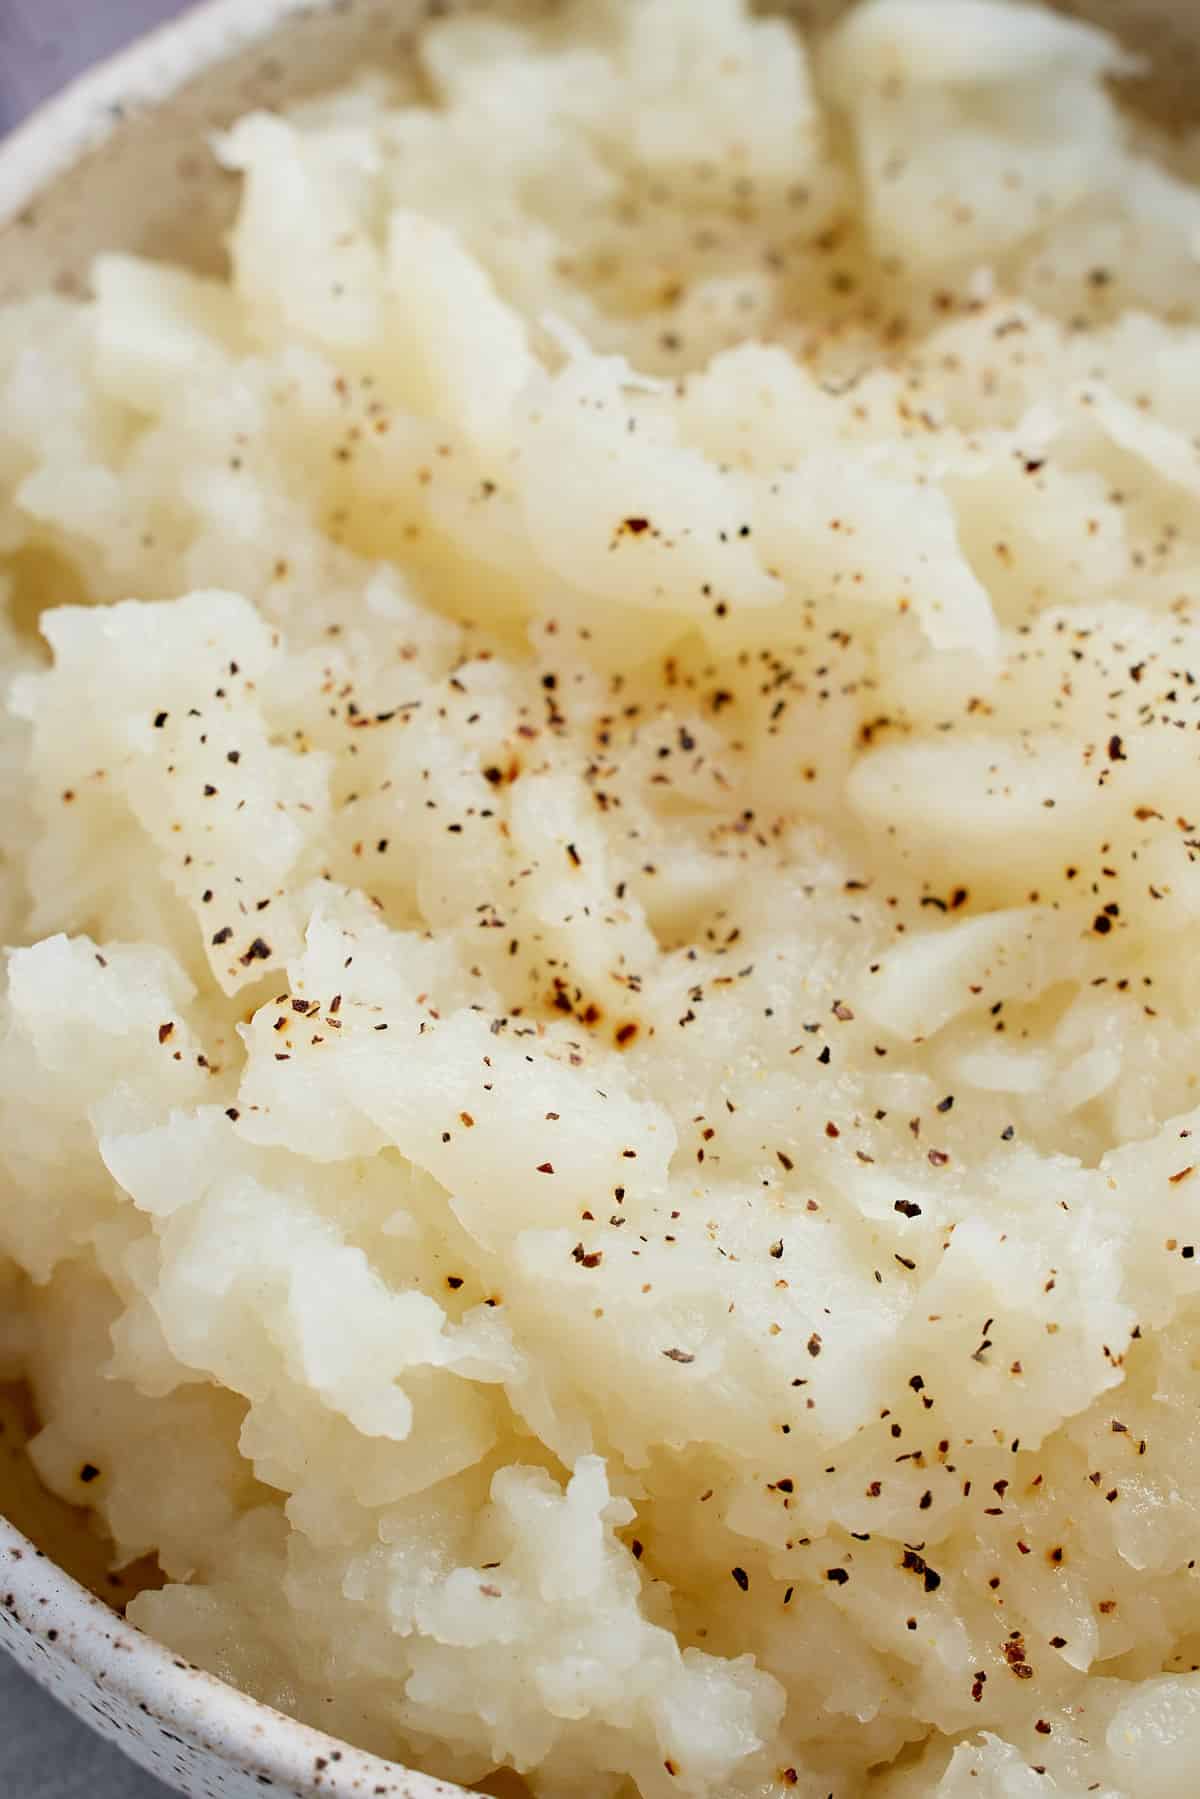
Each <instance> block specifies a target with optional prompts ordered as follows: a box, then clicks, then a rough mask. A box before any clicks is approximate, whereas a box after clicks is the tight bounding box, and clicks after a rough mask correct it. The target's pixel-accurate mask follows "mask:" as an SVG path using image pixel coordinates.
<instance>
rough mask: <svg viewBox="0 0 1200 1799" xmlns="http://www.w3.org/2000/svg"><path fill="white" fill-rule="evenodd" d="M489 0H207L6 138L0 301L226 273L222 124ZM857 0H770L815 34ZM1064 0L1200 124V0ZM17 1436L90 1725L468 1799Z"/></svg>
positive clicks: (11, 1626) (63, 1648) (397, 57)
mask: <svg viewBox="0 0 1200 1799" xmlns="http://www.w3.org/2000/svg"><path fill="white" fill-rule="evenodd" d="M0 3H2V0H0ZM95 3H96V4H103V0H95ZM487 3H488V0H209V3H208V4H207V5H203V6H200V7H198V8H196V9H195V10H194V11H192V12H190V13H188V14H187V15H186V17H185V18H183V19H182V20H180V21H179V22H178V23H176V24H174V25H170V26H168V27H166V28H165V29H163V30H161V31H158V32H156V33H153V34H152V35H151V36H150V37H148V38H145V39H143V41H142V42H141V43H140V44H138V45H137V46H136V47H135V48H134V49H133V50H131V51H128V52H126V54H125V55H123V56H121V57H118V58H117V59H116V60H115V61H113V62H111V63H108V64H106V65H105V66H104V67H102V68H101V69H99V70H97V71H96V72H95V73H93V74H92V75H90V76H88V77H86V78H85V79H84V80H83V81H81V82H78V83H77V84H76V85H75V86H74V87H72V88H70V89H68V91H67V92H66V93H65V94H63V95H62V96H61V97H60V98H59V99H58V100H56V101H54V102H53V103H52V104H51V105H49V106H48V107H45V108H44V109H43V110H42V111H41V112H40V113H39V114H37V115H36V116H35V117H34V119H33V120H32V121H31V122H30V123H29V124H27V125H26V126H25V127H24V128H23V129H22V130H20V131H19V132H17V133H16V135H15V136H13V137H11V138H9V139H8V140H7V141H6V142H5V143H4V144H2V145H0V302H2V301H4V300H6V299H11V298H16V297H19V296H21V295H25V294H28V293H31V292H34V291H36V290H38V289H44V288H46V287H55V288H58V289H59V290H60V291H68V292H71V291H80V290H81V289H82V287H83V285H84V283H85V282H86V277H87V270H88V266H89V264H90V261H91V259H92V257H93V256H94V255H95V253H96V252H97V251H99V250H102V249H115V248H121V249H127V250H138V251H141V252H144V253H148V254H151V255H160V256H169V257H172V258H175V259H177V260H182V261H185V262H187V263H189V264H191V265H192V266H194V267H198V268H203V269H214V268H220V266H221V258H222V236H223V231H224V227H225V224H226V222H227V220H228V218H229V215H230V211H231V208H232V204H233V200H234V197H235V196H234V189H233V184H232V183H231V182H230V181H229V180H228V179H227V178H226V177H225V176H223V175H222V173H221V172H220V170H219V169H218V167H217V165H216V163H215V162H214V160H213V158H212V156H211V154H210V152H209V149H208V137H209V134H210V132H211V131H212V130H213V129H214V128H215V127H217V126H220V125H225V124H228V123H229V122H230V120H232V119H233V118H235V117H236V116H237V115H238V114H239V113H242V112H244V111H246V110H247V109H248V108H250V107H254V106H269V107H271V106H279V105H281V104H283V103H286V102H287V101H290V100H295V99H298V98H300V97H301V96H302V95H305V94H308V93H312V92H313V91H315V90H317V89H319V88H323V87H328V86H330V85H332V84H334V83H336V82H337V81H338V80H340V79H342V78H344V77H345V76H347V75H348V74H350V73H351V71H352V70H353V69H354V68H355V67H356V66H358V65H360V64H362V63H363V62H364V61H366V60H368V59H371V60H376V61H379V60H386V61H387V62H388V64H389V65H390V66H392V67H396V66H399V67H401V68H402V67H403V66H404V65H405V64H406V63H408V62H410V60H411V46H412V42H413V37H414V34H415V33H416V31H417V30H418V29H419V27H420V24H421V20H422V18H423V17H424V16H425V14H426V13H434V12H436V13H439V14H444V13H446V12H447V11H449V10H451V7H452V6H456V7H462V6H464V5H470V4H474V5H476V6H478V5H482V4H487ZM498 3H504V0H498ZM555 3H556V0H537V4H538V5H539V6H545V5H553V4H555ZM768 3H770V0H768ZM845 3H846V0H774V5H775V8H776V10H788V11H791V12H792V13H793V14H795V15H796V16H797V17H798V18H800V19H802V20H803V21H804V22H805V23H812V24H817V25H820V24H823V23H825V22H827V20H828V19H829V18H831V17H832V16H833V15H834V14H836V13H837V12H839V11H841V10H842V8H843V6H844V4H845ZM696 4H697V5H700V4H703V0H696ZM1058 4H1059V5H1060V7H1061V9H1062V10H1064V11H1069V12H1073V13H1077V14H1081V15H1083V16H1085V17H1088V18H1091V19H1094V20H1095V21H1097V22H1098V23H1102V24H1105V25H1108V26H1110V27H1112V28H1114V29H1116V30H1117V31H1118V32H1119V33H1120V34H1121V36H1122V37H1124V39H1125V40H1126V42H1127V43H1128V44H1129V45H1130V47H1131V48H1133V49H1136V50H1138V51H1140V52H1142V53H1143V54H1144V55H1145V57H1146V58H1147V63H1148V72H1147V75H1146V77H1145V79H1144V80H1142V81H1141V82H1140V83H1137V84H1135V86H1134V97H1135V100H1136V103H1137V104H1139V105H1141V106H1142V107H1144V108H1145V109H1146V110H1147V111H1148V112H1150V113H1151V114H1152V115H1153V116H1154V117H1155V118H1156V119H1157V120H1159V121H1161V122H1162V123H1164V124H1166V125H1168V126H1185V127H1188V128H1191V129H1193V130H1194V129H1195V128H1196V127H1197V126H1200V99H1198V96H1200V0H1058ZM25 1422H26V1423H27V1422H28V1421H25ZM23 1437H24V1431H23V1421H22V1418H21V1411H20V1405H19V1403H18V1402H16V1401H12V1402H6V1401H5V1398H4V1396H3V1394H0V1514H7V1516H4V1515H0V1647H3V1648H6V1649H7V1650H8V1651H9V1652H10V1653H11V1654H12V1655H14V1656H15V1657H16V1659H17V1660H18V1661H19V1662H21V1663H22V1664H23V1665H24V1666H25V1667H26V1668H27V1669H28V1670H29V1671H30V1673H32V1674H33V1675H34V1676H35V1678H36V1679H38V1680H39V1681H41V1683H42V1684H43V1685H44V1686H46V1687H48V1688H49V1689H50V1690H51V1691H52V1692H54V1693H56V1694H57V1695H58V1697H59V1698H60V1699H62V1700H63V1702H64V1703H65V1704H66V1705H68V1706H69V1707H70V1709H71V1710H72V1711H73V1712H75V1713H77V1714H78V1716H79V1717H80V1718H82V1719H83V1720H85V1721H86V1722H87V1723H88V1724H90V1725H92V1726H93V1727H94V1728H95V1729H97V1730H99V1731H100V1732H101V1733H102V1734H103V1735H105V1736H107V1737H110V1738H112V1739H113V1740H115V1741H116V1742H117V1743H119V1744H121V1745H122V1747H123V1748H124V1749H125V1750H126V1751H127V1752H128V1754H129V1755H130V1756H132V1757H133V1759H134V1760H135V1761H138V1762H140V1763H142V1764H143V1765H144V1766H145V1767H148V1768H150V1769H152V1770H153V1771H154V1772H155V1773H156V1774H157V1775H158V1776H159V1777H160V1778H161V1779H162V1780H164V1781H165V1782H166V1783H167V1785H168V1786H173V1787H174V1788H175V1789H176V1790H178V1791H179V1792H180V1793H183V1794H187V1795H190V1796H192V1799H218V1796H220V1799H257V1796H258V1795H261V1793H262V1792H263V1791H264V1789H274V1790H275V1791H277V1792H279V1793H281V1794H291V1795H295V1796H296V1799H333V1796H341V1799H369V1796H371V1795H375V1796H377V1799H384V1796H386V1799H437V1796H438V1795H441V1796H444V1799H451V1795H454V1794H460V1793H461V1789H460V1788H458V1787H452V1786H448V1785H446V1784H444V1783H443V1782H441V1781H437V1780H433V1779H431V1778H429V1777H428V1776H426V1775H421V1774H413V1773H408V1772H406V1771H405V1770H404V1769H403V1768H399V1767H397V1766H396V1765H395V1764H393V1763H390V1762H384V1761H381V1760H379V1759H378V1758H377V1757H375V1756H370V1755H365V1754H363V1753H362V1752H360V1751H357V1750H355V1749H352V1748H351V1747H350V1746H349V1745H348V1744H346V1743H340V1742H335V1741H334V1740H333V1739H332V1738H329V1737H326V1736H323V1735H321V1734H320V1733H319V1732H318V1731H315V1730H311V1729H309V1728H307V1727H306V1726H304V1725H301V1724H298V1723H296V1722H295V1721H294V1720H293V1719H290V1718H285V1717H283V1716H281V1715H280V1714H279V1713H278V1712H274V1711H271V1710H269V1709H268V1708H267V1707H266V1706H263V1705H260V1704H258V1703H257V1702H256V1701H255V1700H252V1699H249V1698H247V1697H246V1696H245V1695H244V1694H241V1693H238V1692H235V1691H234V1690H233V1689H232V1688H231V1687H228V1686H224V1685H222V1683H221V1682H220V1681H218V1680H215V1679H214V1678H213V1677H212V1676H210V1675H208V1674H204V1673H202V1672H201V1671H200V1670H198V1669H196V1668H193V1667H190V1666H189V1665H188V1664H186V1663H185V1662H182V1661H180V1660H179V1659H178V1658H177V1657H175V1656H173V1655H172V1654H171V1652H170V1651H169V1650H167V1649H165V1648H163V1647H162V1645H161V1644H158V1643H155V1642H153V1641H152V1640H151V1639H150V1638H149V1637H146V1636H143V1635H142V1634H141V1632H139V1631H137V1630H135V1629H134V1628H133V1627H132V1626H131V1625H129V1624H126V1623H125V1622H124V1620H123V1618H122V1617H121V1615H120V1610H119V1607H120V1604H121V1598H122V1582H121V1581H119V1580H117V1579H116V1578H114V1577H113V1576H111V1575H109V1574H108V1573H107V1572H106V1569H105V1563H104V1553H103V1546H102V1545H100V1544H98V1543H97V1541H96V1538H95V1537H94V1535H92V1534H91V1533H90V1532H89V1528H88V1523H87V1520H86V1518H85V1517H84V1516H83V1515H82V1514H79V1513H72V1512H70V1511H69V1510H68V1508H66V1507H65V1506H62V1505H61V1504H60V1503H59V1502H57V1501H55V1500H52V1499H50V1498H49V1497H48V1496H47V1495H45V1494H44V1493H41V1492H40V1491H39V1490H38V1489H37V1487H36V1484H35V1483H34V1481H33V1478H32V1474H31V1471H30V1466H29V1463H28V1461H27V1459H26V1458H25V1456H24V1454H23V1450H22V1442H23ZM18 1526H19V1528H18ZM35 1545H36V1546H35ZM68 1570H70V1571H69V1572H68ZM77 1577H78V1578H77ZM125 1590H126V1593H127V1591H128V1587H127V1585H126V1588H125ZM97 1594H102V1595H104V1597H97V1596H96V1595H97Z"/></svg>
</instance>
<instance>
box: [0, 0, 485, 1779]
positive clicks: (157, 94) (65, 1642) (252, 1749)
mask: <svg viewBox="0 0 1200 1799" xmlns="http://www.w3.org/2000/svg"><path fill="white" fill-rule="evenodd" d="M336 5H337V0H202V4H200V5H196V6H193V7H190V8H189V9H188V11H186V12H185V13H184V14H182V16H180V17H179V18H177V19H174V20H168V21H167V22H166V23H165V24H163V25H160V26H158V27H156V28H155V29H153V30H151V31H149V32H147V33H144V34H143V35H141V36H140V37H138V38H135V39H134V41H133V42H132V44H130V45H128V46H127V47H126V48H125V49H123V50H120V51H118V52H117V54H116V55H114V56H111V57H109V58H107V59H105V60H104V61H102V62H100V63H98V64H96V65H95V66H94V67H93V68H91V69H89V70H87V71H86V72H85V73H84V74H83V75H81V76H78V77H77V78H76V79H75V80H74V81H72V82H70V83H68V85H67V86H66V87H64V88H62V89H61V90H60V91H59V92H58V93H56V94H54V95H52V96H51V97H50V98H49V99H47V100H46V101H44V102H43V103H42V104H41V105H40V106H39V107H37V108H36V109H35V110H34V111H33V112H32V113H31V114H30V115H29V117H28V118H27V119H26V120H25V121H24V122H23V123H21V124H19V125H18V126H17V127H16V128H15V130H13V131H11V132H10V133H9V134H8V135H7V136H5V137H3V138H0V229H2V228H3V227H5V226H6V225H9V224H11V223H12V222H13V221H14V220H16V219H18V218H19V217H20V216H21V215H22V213H25V212H26V211H28V209H29V208H30V207H33V206H36V204H37V202H38V200H39V198H40V197H41V195H42V194H44V193H45V192H46V191H47V190H48V189H49V188H50V187H51V185H52V184H53V183H54V182H55V181H56V180H57V179H59V178H60V177H62V176H64V175H65V174H67V173H68V172H69V170H71V169H72V168H73V167H75V166H76V165H77V164H78V163H80V162H81V161H82V160H83V159H84V158H85V157H87V156H89V155H90V154H91V153H92V152H94V151H96V150H98V149H100V148H101V147H102V146H103V145H104V144H105V142H106V141H107V140H108V139H109V138H111V137H113V136H114V135H115V134H116V133H117V131H118V130H119V129H120V127H121V125H122V124H123V123H124V122H125V121H126V120H127V119H128V118H129V117H130V115H131V114H133V113H140V112H145V111H147V110H150V109H152V108H154V107H156V106H159V105H161V104H163V103H164V102H165V101H168V100H169V99H170V98H171V96H172V95H173V94H175V93H176V92H178V91H179V90H180V89H181V88H183V87H184V86H186V84H187V83H188V82H189V81H191V80H192V79H194V78H195V77H198V76H200V75H202V74H203V73H205V72H206V71H207V70H208V69H210V68H212V67H213V66H214V65H216V64H218V63H220V62H223V61H224V60H226V59H227V58H231V57H233V56H236V55H237V53H238V52H239V51H244V50H248V49H251V48H252V47H253V46H254V45H255V44H257V43H261V42H264V41H265V40H267V39H268V38H269V37H270V36H271V35H272V34H273V33H274V32H275V31H276V30H277V29H279V27H280V26H282V25H283V24H285V23H286V21H287V20H288V18H290V17H292V16H295V15H299V16H308V15H311V14H314V13H317V12H321V11H326V10H331V9H333V8H335V7H336ZM0 1567H2V1568H3V1570H4V1588H5V1602H6V1604H5V1609H6V1611H7V1612H8V1613H9V1615H10V1616H11V1617H13V1618H15V1619H16V1621H17V1623H18V1625H19V1626H20V1627H21V1628H22V1629H23V1630H24V1631H25V1633H26V1634H27V1635H28V1636H30V1637H31V1638H33V1640H34V1641H35V1642H36V1643H39V1644H40V1645H41V1646H42V1648H43V1649H44V1650H45V1651H47V1652H48V1653H49V1654H50V1656H51V1658H52V1659H59V1660H66V1661H69V1662H70V1663H72V1664H73V1665H74V1667H75V1668H77V1669H78V1670H79V1671H80V1672H81V1673H82V1674H84V1675H85V1676H86V1677H87V1678H88V1679H90V1680H91V1681H92V1682H93V1683H95V1684H96V1685H97V1686H98V1687H100V1688H102V1689H103V1690H104V1691H105V1692H107V1693H110V1694H112V1695H113V1696H114V1697H116V1698H118V1699H120V1700H122V1701H124V1702H125V1703H126V1704H127V1705H128V1706H129V1707H130V1708H131V1709H132V1710H133V1711H134V1712H137V1713H140V1714H141V1715H142V1716H145V1717H147V1718H149V1719H151V1720H155V1721H158V1722H160V1723H166V1724H169V1725H170V1726H171V1727H172V1728H173V1729H174V1730H176V1731H179V1732H180V1733H181V1734H184V1735H185V1736H186V1740H187V1741H188V1743H189V1744H190V1745H191V1746H192V1747H194V1748H196V1749H199V1750H201V1751H203V1752H206V1753H208V1754H209V1755H211V1756H213V1757H215V1758H218V1759H220V1760H221V1761H223V1762H226V1763H228V1764H229V1765H230V1766H231V1767H232V1766H236V1767H237V1768H238V1769H239V1770H243V1771H250V1772H251V1773H252V1774H253V1775H255V1776H258V1775H263V1776H265V1777H266V1778H267V1779H269V1780H270V1781H271V1782H272V1783H274V1784H277V1785H281V1786H284V1787H285V1788H290V1789H291V1790H292V1791H294V1792H302V1793H303V1792H307V1793H315V1792H316V1791H317V1790H318V1788H319V1791H320V1794H321V1795H322V1799H326V1796H328V1799H352V1795H361V1794H362V1793H363V1792H374V1793H377V1794H382V1795H386V1796H387V1799H462V1795H463V1788H461V1787H458V1786H454V1785H451V1784H449V1783H448V1782H445V1781H442V1780H438V1779H437V1778H436V1777H434V1776H433V1775H429V1774H420V1773H417V1772H415V1771H411V1770H409V1769H406V1768H403V1767H401V1766H400V1765H399V1764H398V1763H396V1762H391V1761H385V1760H384V1759H383V1758H382V1757H380V1756H376V1755H371V1754H369V1753H367V1752H366V1751H364V1750H359V1749H355V1748H354V1747H353V1746H352V1745H351V1744H349V1743H347V1742H345V1741H343V1740H342V1739H339V1738H336V1737H332V1736H329V1735H327V1734H326V1733H325V1732H324V1731H320V1730H317V1729H315V1728H314V1727H313V1726H311V1725H308V1724H303V1723H301V1722H300V1721H299V1720H298V1719H295V1718H290V1717H288V1716H286V1715H285V1714H284V1713H282V1712H279V1711H276V1710H275V1709H274V1708H273V1707H271V1706H268V1705H266V1704H264V1703H263V1702H262V1701H261V1700H257V1699H254V1698H251V1696H250V1695H249V1694H248V1693H244V1692H241V1691H240V1690H239V1689H238V1688H236V1687H233V1686H230V1685H229V1684H228V1683H227V1682H225V1681H223V1680H220V1679H218V1677H217V1676H216V1675H213V1674H209V1673H206V1672H205V1671H204V1670H203V1669H199V1668H196V1667H194V1666H192V1665H191V1664H190V1663H188V1662H185V1661H183V1660H182V1659H181V1658H180V1657H178V1656H177V1655H175V1654H174V1653H173V1652H172V1651H171V1650H170V1649H168V1648H167V1647H166V1646H165V1645H164V1644H162V1643H160V1642H158V1641H157V1640H156V1639H155V1638H153V1637H150V1636H147V1635H146V1634H145V1632H143V1631H141V1630H139V1629H138V1627H137V1626H136V1625H134V1624H132V1623H130V1622H128V1621H127V1620H126V1619H125V1618H123V1617H122V1616H121V1615H120V1614H119V1613H117V1612H115V1611H113V1610H112V1608H111V1607H110V1606H108V1605H106V1604H105V1603H104V1601H103V1600H101V1599H98V1598H97V1597H96V1596H95V1595H94V1594H92V1593H90V1592H89V1591H88V1590H87V1588H85V1587H83V1586H81V1585H80V1583H79V1582H78V1581H76V1580H75V1579H73V1578H72V1576H71V1575H69V1574H67V1573H66V1571H65V1570H64V1569H63V1568H61V1567H59V1566H58V1565H57V1564H56V1563H55V1562H53V1561H52V1560H51V1559H50V1557H49V1556H47V1555H46V1554H45V1552H44V1551H43V1550H40V1549H38V1548H37V1546H36V1545H35V1544H34V1543H32V1542H30V1541H29V1539H28V1538H27V1537H25V1536H24V1535H23V1534H22V1533H21V1532H20V1531H19V1530H17V1529H16V1527H15V1526H14V1525H13V1524H11V1523H10V1522H9V1520H8V1519H7V1518H5V1517H4V1516H3V1514H2V1513H0ZM4 1646H6V1639H5V1637H4V1636H0V1647H4ZM17 1659H18V1660H20V1658H19V1657H18V1658H17ZM38 1659H39V1660H40V1658H38ZM30 1672H32V1673H33V1674H34V1675H35V1676H36V1675H37V1673H38V1668H37V1666H36V1665H35V1666H34V1667H33V1668H31V1670H30ZM85 1722H86V1720H85ZM314 1776H315V1777H316V1781H317V1785H316V1786H314Z"/></svg>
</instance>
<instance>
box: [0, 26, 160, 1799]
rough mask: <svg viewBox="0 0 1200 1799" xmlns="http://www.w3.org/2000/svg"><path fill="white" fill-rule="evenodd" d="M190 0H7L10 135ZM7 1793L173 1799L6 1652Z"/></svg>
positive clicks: (1, 65)
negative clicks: (49, 98) (47, 101)
mask: <svg viewBox="0 0 1200 1799" xmlns="http://www.w3.org/2000/svg"><path fill="white" fill-rule="evenodd" d="M183 10H184V6H183V3H182V0H0V134H2V133H4V132H6V131H9V130H11V128H12V127H13V126H14V125H16V124H17V123H18V121H19V120H21V119H22V118H24V116H25V114H26V113H27V112H29V111H30V110H31V108H32V107H34V106H36V105H37V103H38V101H39V100H42V99H44V98H45V97H46V95H48V94H51V93H53V92H54V91H55V90H56V89H57V88H60V87H62V86H63V84H64V83H65V82H67V81H69V80H70V79H71V77H72V76H73V75H77V74H79V73H80V71H81V70H83V69H85V68H87V67H88V65H89V64H91V63H93V62H96V61H97V60H98V59H99V58H100V57H102V56H105V55H107V54H108V53H109V52H110V51H112V50H116V49H118V48H119V47H120V46H121V45H122V44H124V43H127V42H128V41H129V40H130V39H131V38H134V37H137V36H138V35H139V33H140V32H143V31H145V30H147V29H148V28H149V27H150V26H152V25H158V24H161V23H162V22H163V21H164V20H166V19H169V18H171V17H173V15H174V14H175V13H178V12H182V11H183ZM0 1794H2V1795H3V1796H4V1799H167V1791H166V1788H165V1787H162V1786H160V1785H159V1783H158V1782H157V1781H156V1780H152V1779H151V1778H150V1776H149V1775H148V1774H143V1773H142V1771H141V1770H140V1769H139V1768H135V1767H134V1766H133V1764H132V1763H131V1762H128V1761H126V1760H125V1758H124V1756H123V1755H119V1754H118V1753H117V1751H116V1750H115V1749H113V1748H111V1747H110V1745H109V1744H107V1743H103V1742H101V1740H100V1738H99V1737H97V1736H93V1735H92V1733H91V1731H90V1730H87V1729H85V1728H84V1726H83V1725H82V1724H79V1723H77V1722H76V1720H75V1719H74V1718H72V1717H71V1716H70V1714H69V1713H67V1712H65V1711H64V1710H63V1709H62V1707H61V1706H60V1705H58V1704H57V1703H56V1702H55V1701H54V1700H53V1699H49V1698H47V1696H46V1695H45V1694H44V1693H43V1692H41V1691H40V1689H39V1688H37V1687H35V1686H34V1685H33V1684H32V1682H31V1681H29V1680H27V1679H26V1677H25V1675H23V1674H22V1673H21V1672H20V1671H19V1669H18V1668H17V1666H16V1664H15V1663H10V1662H9V1660H8V1658H7V1656H0Z"/></svg>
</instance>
